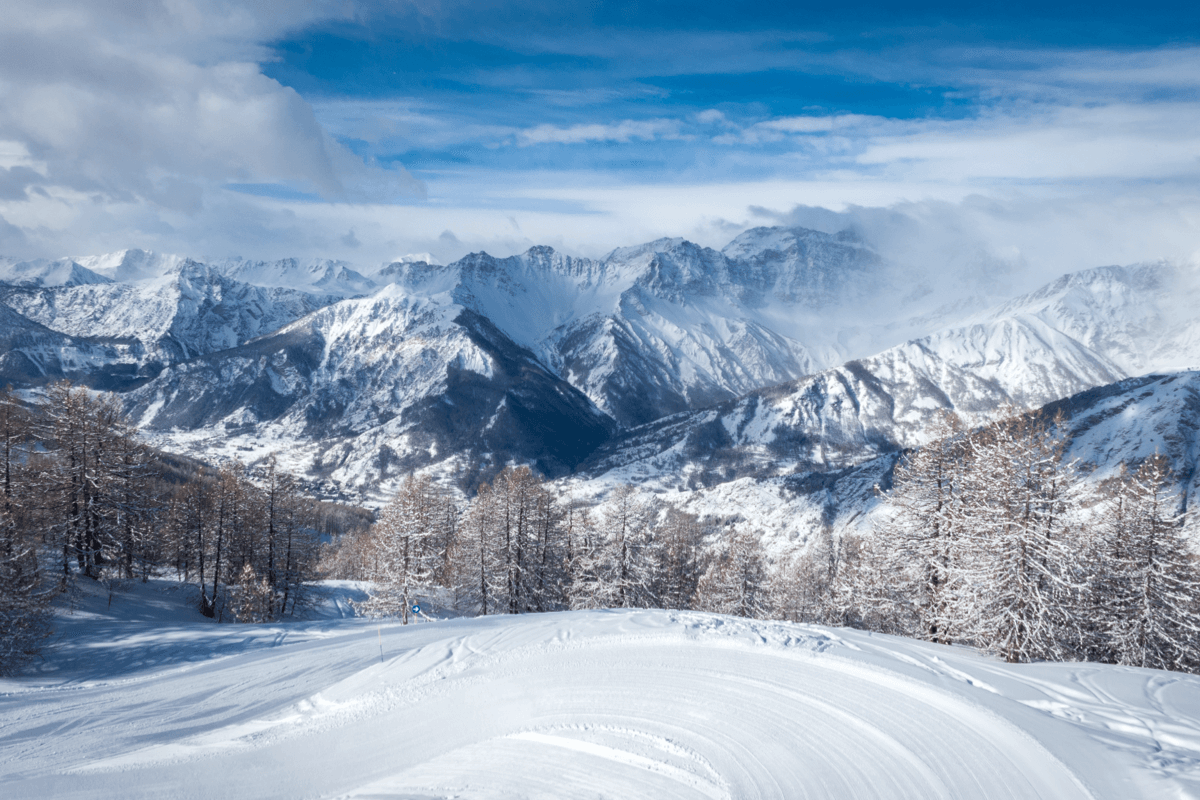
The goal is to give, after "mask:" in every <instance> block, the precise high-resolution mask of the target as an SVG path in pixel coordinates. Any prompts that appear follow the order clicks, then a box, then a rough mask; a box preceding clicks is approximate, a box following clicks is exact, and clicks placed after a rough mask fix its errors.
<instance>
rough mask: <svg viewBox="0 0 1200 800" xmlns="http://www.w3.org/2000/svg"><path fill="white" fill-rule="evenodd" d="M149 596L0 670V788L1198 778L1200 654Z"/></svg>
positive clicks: (796, 790)
mask: <svg viewBox="0 0 1200 800" xmlns="http://www.w3.org/2000/svg"><path fill="white" fill-rule="evenodd" d="M155 597H156V596H155V595H154V587H153V584H152V585H151V586H150V587H136V589H135V591H134V592H133V593H131V595H130V596H128V597H118V598H117V600H116V601H114V609H115V610H113V611H111V612H109V611H108V610H107V609H106V608H105V607H104V606H103V604H102V603H95V602H94V603H93V604H92V605H93V606H95V607H94V608H92V607H90V606H88V605H87V602H86V598H85V602H84V604H83V610H82V611H81V612H79V613H77V614H76V615H75V616H73V617H64V618H62V623H61V625H60V628H61V630H62V632H63V634H64V640H63V643H62V645H61V647H60V648H59V650H57V651H55V652H54V653H53V654H52V655H51V656H50V658H49V660H48V661H47V663H46V664H45V665H43V667H42V669H41V670H40V671H37V672H35V674H34V675H33V676H32V677H27V678H22V679H20V680H8V681H0V796H3V797H4V798H24V797H55V798H71V797H88V798H97V797H167V796H169V797H223V798H240V797H247V798H250V797H352V798H402V797H403V798H434V797H439V798H440V797H447V798H449V797H454V798H500V797H531V798H536V797H545V798H566V797H589V798H594V797H612V798H631V797H652V798H676V797H677V798H693V797H694V798H758V797H764V798H765V797H779V798H809V797H811V798H1001V797H1003V798H1056V799H1057V798H1061V799H1063V800H1067V799H1069V798H1089V797H1094V798H1101V799H1103V798H1114V799H1115V798H1138V797H1146V798H1158V797H1180V798H1184V797H1196V796H1200V793H1197V790H1198V789H1200V680H1197V679H1196V678H1195V677H1193V676H1185V675H1176V674H1172V673H1165V672H1158V671H1153V670H1136V669H1124V668H1115V667H1109V666H1099V665H1089V664H1034V665H1022V666H1012V665H1005V664H1001V663H999V662H996V661H994V660H992V659H988V658H985V657H983V656H980V655H978V654H976V653H974V652H972V651H970V650H966V649H963V648H947V647H937V646H933V645H928V644H923V643H919V642H912V641H908V640H904V639H898V638H894V637H888V636H880V635H872V634H868V633H863V632H859V631H852V630H841V629H828V628H821V627H815V626H805V625H791V624H786V623H770V622H753V621H747V620H737V619H731V618H726V617H720V616H715V615H708V614H700V613H691V612H670V611H595V612H571V613H561V614H541V615H526V616H521V617H488V618H483V619H459V620H446V621H439V622H434V623H425V624H418V625H410V626H401V625H398V624H383V625H378V624H376V623H373V622H369V621H366V620H361V619H337V618H336V617H337V616H338V615H340V614H341V613H343V609H344V607H345V603H344V602H340V601H339V598H338V597H337V596H336V595H335V596H334V597H333V598H332V599H331V601H330V603H329V604H328V605H327V607H326V614H327V616H329V617H330V618H329V619H321V620H315V621H309V622H294V623H287V624H278V625H266V626H233V625H214V624H212V623H210V622H205V621H201V620H200V619H199V618H198V617H196V616H195V613H194V612H192V617H193V618H191V619H180V618H178V617H179V616H180V615H179V614H177V615H176V618H175V619H174V620H173V621H170V622H168V620H170V619H171V617H170V610H169V608H165V607H164V604H163V603H162V601H158V605H157V606H155V607H154V609H153V610H152V611H151V612H149V613H142V614H140V615H134V616H128V617H127V618H124V619H121V618H119V615H120V614H121V613H122V611H121V609H122V607H123V606H122V604H124V605H125V606H134V605H135V604H136V603H138V602H140V601H145V600H148V599H149V600H153V599H155ZM157 597H158V598H161V597H162V595H161V594H159V595H157ZM171 599H172V600H173V601H175V603H176V604H177V605H180V606H181V605H182V604H181V602H180V600H181V596H180V594H179V593H176V594H175V596H174V597H172V598H171ZM341 600H344V598H341ZM89 609H90V610H89ZM106 612H107V613H106ZM114 616H116V617H117V618H114ZM381 647H382V650H383V658H382V660H381V657H380V649H381Z"/></svg>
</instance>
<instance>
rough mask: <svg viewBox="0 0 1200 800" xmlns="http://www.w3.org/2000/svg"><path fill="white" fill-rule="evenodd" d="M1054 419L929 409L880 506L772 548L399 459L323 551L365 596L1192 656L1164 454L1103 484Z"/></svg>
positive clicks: (524, 472) (1188, 584)
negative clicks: (392, 473)
mask: <svg viewBox="0 0 1200 800" xmlns="http://www.w3.org/2000/svg"><path fill="white" fill-rule="evenodd" d="M1061 430H1062V426H1061V425H1056V424H1055V423H1054V422H1053V421H1047V420H1045V419H1043V418H1041V417H1040V416H1038V415H1025V414H1017V413H1015V412H1014V413H1012V414H1009V415H1005V417H1004V418H1003V419H1000V420H998V421H996V422H994V423H992V424H990V425H986V426H983V427H981V428H978V429H968V428H966V427H965V426H963V425H962V424H961V423H960V422H959V421H958V419H957V418H956V417H954V416H953V415H950V414H946V415H943V416H942V417H940V418H939V419H938V420H937V421H936V423H935V425H934V428H933V431H932V433H933V436H932V441H931V442H930V443H929V444H928V445H927V446H925V447H922V448H920V449H918V450H915V451H912V452H910V453H907V454H906V455H905V456H903V457H902V458H901V459H900V460H899V462H898V463H897V465H896V468H895V470H894V473H893V477H892V485H891V486H890V487H889V488H888V489H887V490H886V491H880V501H881V508H880V510H879V519H880V522H878V523H877V524H876V526H875V527H874V529H873V530H871V531H870V532H869V533H866V534H863V535H845V536H842V537H837V536H835V535H834V534H833V531H832V530H831V529H829V528H828V527H827V528H825V529H823V530H821V531H819V532H817V535H816V536H815V537H814V538H813V540H812V541H810V542H807V543H805V546H804V547H803V549H800V548H797V549H796V550H795V551H793V552H785V553H776V554H774V556H773V557H769V556H768V554H767V553H766V552H764V549H763V547H762V543H761V535H760V534H759V533H758V532H757V531H754V530H752V529H748V528H745V527H741V528H733V527H725V526H721V525H718V524H715V523H714V522H713V521H711V520H701V519H699V518H698V517H696V516H695V515H692V514H688V513H686V512H683V511H680V510H679V509H677V508H674V507H672V506H670V505H669V504H666V503H663V502H661V501H658V500H657V499H655V498H654V497H653V496H645V495H642V494H639V493H638V492H637V491H636V490H635V489H634V488H632V487H629V486H621V487H618V488H616V489H615V490H613V491H612V492H611V494H610V496H609V497H608V498H607V499H606V501H605V502H603V503H602V504H598V505H589V504H586V503H581V502H577V501H574V500H572V499H571V498H570V497H569V496H565V497H564V496H562V495H561V494H559V491H560V490H559V489H558V488H557V485H556V484H553V483H548V482H545V481H542V480H541V479H539V478H538V476H537V475H535V474H534V473H532V472H531V471H530V470H529V469H528V468H526V467H509V468H506V469H505V470H504V471H502V472H501V473H500V474H499V475H498V476H497V477H496V478H495V480H493V481H492V482H491V483H484V484H482V485H481V486H480V487H479V491H478V493H477V494H476V496H475V497H474V498H473V499H471V500H470V501H469V502H466V503H465V504H463V505H462V506H461V507H460V505H459V504H458V503H456V502H455V500H454V498H453V497H452V496H451V495H450V494H448V493H447V492H446V491H444V490H443V489H441V488H439V487H438V486H437V485H436V484H435V483H434V482H432V481H431V480H429V479H428V478H425V477H418V476H409V477H408V478H407V479H405V481H404V482H403V484H402V486H401V488H400V490H399V492H398V493H397V494H396V496H395V497H394V498H393V499H392V500H391V502H390V503H389V504H388V505H387V506H386V507H385V508H384V509H382V510H381V512H380V514H379V518H378V520H377V522H376V523H375V525H374V526H373V527H372V528H371V529H370V530H369V531H368V532H366V533H365V534H363V535H360V536H355V537H348V538H346V539H343V540H341V541H340V542H338V543H337V544H336V546H335V547H334V548H333V550H332V551H331V553H330V558H329V560H328V566H329V567H330V569H332V570H333V571H334V573H336V574H337V575H339V576H341V577H348V578H350V577H353V578H363V579H367V580H370V581H373V582H374V586H375V588H374V590H373V591H372V593H371V595H370V597H369V599H368V600H366V601H365V602H363V603H361V604H360V611H361V612H362V613H365V614H368V615H372V616H386V617H399V618H400V619H402V620H403V621H406V622H407V621H408V620H409V618H410V616H411V615H412V614H413V613H414V611H413V609H414V608H415V607H427V606H428V605H433V606H435V607H438V608H442V609H453V610H454V611H456V612H457V613H465V614H515V613H526V612H535V611H553V610H562V609H585V608H671V609H695V610H704V611H714V612H719V613H726V614H734V615H739V616H745V617H754V618H762V619H768V618H773V619H784V620H791V621H798V622H810V623H823V624H831V625H848V626H853V627H859V628H864V629H869V630H876V631H881V632H886V633H893V634H900V635H906V636H911V637H916V638H921V639H927V640H929V641H933V642H939V643H947V644H949V643H962V644H969V645H972V646H975V647H979V648H981V649H983V650H985V651H987V652H991V653H995V654H997V655H999V656H1000V657H1002V658H1004V659H1006V660H1008V661H1010V662H1021V661H1031V660H1039V659H1050V660H1064V659H1086V660H1093V661H1103V662H1110V663H1117V664H1129V665H1136V666H1145V667H1158V668H1166V669H1176V670H1190V671H1194V670H1196V669H1197V668H1198V667H1200V604H1198V598H1200V568H1198V565H1197V561H1196V558H1195V557H1194V556H1193V555H1192V553H1191V551H1190V550H1189V548H1188V546H1187V542H1186V540H1185V538H1184V534H1183V523H1184V515H1183V514H1182V513H1181V510H1180V504H1181V500H1180V497H1179V496H1178V494H1177V493H1175V492H1174V491H1172V490H1171V489H1170V488H1169V487H1171V486H1173V485H1174V484H1173V478H1172V476H1171V474H1170V470H1169V468H1168V465H1167V462H1166V459H1165V458H1164V457H1162V456H1159V455H1155V456H1152V457H1149V458H1147V459H1145V460H1144V461H1143V462H1142V463H1140V464H1139V465H1138V466H1137V467H1136V469H1131V470H1126V469H1125V468H1124V467H1122V468H1121V470H1120V472H1119V474H1118V475H1116V476H1115V477H1113V478H1111V479H1109V480H1107V481H1101V482H1097V481H1094V480H1088V479H1086V477H1087V476H1085V475H1084V474H1083V473H1082V472H1081V469H1080V468H1079V466H1078V465H1077V464H1075V463H1072V462H1069V461H1067V460H1065V459H1064V457H1063V454H1064V450H1065V446H1066V441H1065V439H1064V438H1063V435H1062V434H1061V433H1060V431H1061Z"/></svg>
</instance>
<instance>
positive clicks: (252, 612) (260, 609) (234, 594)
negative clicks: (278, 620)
mask: <svg viewBox="0 0 1200 800" xmlns="http://www.w3.org/2000/svg"><path fill="white" fill-rule="evenodd" d="M229 610H230V613H231V614H232V615H233V618H234V619H235V620H237V621H238V622H250V623H259V622H270V621H271V620H273V619H275V592H274V590H272V589H271V585H270V583H268V581H267V579H266V578H265V577H263V578H260V577H259V576H258V573H256V572H255V571H254V567H252V566H250V565H249V564H246V565H245V566H244V567H242V571H241V572H240V573H239V574H238V577H237V580H236V581H234V582H233V583H232V584H231V585H230V587H229Z"/></svg>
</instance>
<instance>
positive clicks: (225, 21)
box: [0, 0, 415, 209]
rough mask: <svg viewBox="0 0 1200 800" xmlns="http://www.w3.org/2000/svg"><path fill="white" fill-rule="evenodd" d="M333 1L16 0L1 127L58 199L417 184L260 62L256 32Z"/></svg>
mask: <svg viewBox="0 0 1200 800" xmlns="http://www.w3.org/2000/svg"><path fill="white" fill-rule="evenodd" d="M331 7H333V4H321V3H311V2H300V1H299V0H296V2H287V3H271V4H260V5H256V6H253V7H247V6H245V5H243V4H238V3H232V2H222V1H221V0H163V1H162V2H153V0H142V1H141V2H138V1H136V0H135V1H134V2H128V3H124V4H111V3H92V2H87V1H86V0H84V1H83V2H54V1H53V0H50V2H40V1H39V2H29V0H11V1H10V2H8V3H6V9H5V14H4V16H5V23H4V25H3V26H0V140H5V141H10V142H15V143H16V144H17V145H19V147H20V148H21V149H22V150H23V151H24V153H25V154H27V157H28V158H30V159H32V160H34V161H36V162H37V163H38V164H39V165H40V168H39V170H38V171H39V172H40V174H41V175H42V177H43V179H44V180H43V181H41V185H42V188H43V189H44V190H46V191H48V192H51V193H56V192H57V195H58V196H59V197H60V198H63V199H64V201H65V198H66V197H67V192H68V191H76V192H82V193H85V194H87V195H88V196H89V197H97V198H99V199H101V200H102V201H121V202H125V201H131V200H137V201H143V202H146V203H149V204H151V205H162V206H164V207H168V208H193V209H194V208H195V207H196V205H197V203H196V199H195V194H196V192H197V191H200V192H202V193H203V192H205V191H210V190H211V189H212V188H213V187H218V186H220V185H221V184H223V183H225V182H230V181H233V182H259V183H272V182H289V183H293V184H296V185H302V186H304V187H307V188H308V189H309V190H310V191H316V192H319V193H321V194H322V195H324V196H327V197H330V198H364V199H365V198H379V197H387V196H390V195H395V194H399V193H403V192H406V191H412V190H413V189H414V188H415V182H414V181H413V180H412V179H411V178H410V177H409V176H408V175H407V174H405V173H404V172H403V171H398V170H384V169H380V168H377V167H373V166H372V165H369V164H365V163H364V162H363V161H362V160H361V159H359V158H357V157H356V156H354V155H353V154H352V153H350V152H349V151H347V150H346V149H345V148H344V147H342V146H341V145H340V144H338V143H337V142H335V141H334V140H333V139H332V138H331V137H330V136H329V135H328V134H327V133H326V132H325V131H324V129H323V128H322V127H321V126H320V125H319V124H318V122H317V120H316V117H315V116H314V114H313V111H312V108H311V107H310V106H309V104H308V103H306V102H305V101H304V100H303V99H302V98H301V97H300V96H299V95H297V94H296V93H295V92H294V91H293V90H291V89H288V88H286V87H283V86H281V85H280V84H278V83H277V82H275V81H273V80H271V79H269V78H267V77H265V76H264V75H263V74H262V73H261V71H260V69H259V67H258V65H257V63H256V62H255V59H257V58H261V57H264V55H265V54H264V53H263V52H261V51H260V48H259V47H258V45H256V44H255V42H256V41H260V40H261V39H262V38H264V37H269V36H271V35H276V34H279V33H282V32H283V31H284V30H286V28H287V27H288V26H291V25H296V24H299V23H302V22H303V21H305V20H309V19H312V18H313V17H314V16H322V15H324V14H326V13H329V8H331ZM251 8H253V12H252V11H251ZM180 193H182V195H183V198H182V199H177V195H179V194H180Z"/></svg>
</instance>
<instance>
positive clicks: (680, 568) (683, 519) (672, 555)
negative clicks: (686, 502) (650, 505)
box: [654, 508, 708, 609]
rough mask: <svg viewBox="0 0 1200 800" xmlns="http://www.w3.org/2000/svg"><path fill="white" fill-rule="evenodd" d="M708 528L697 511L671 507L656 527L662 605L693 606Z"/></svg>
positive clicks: (657, 586) (657, 576)
mask: <svg viewBox="0 0 1200 800" xmlns="http://www.w3.org/2000/svg"><path fill="white" fill-rule="evenodd" d="M707 532H708V531H707V529H706V528H705V526H703V525H702V524H701V523H700V519H699V518H698V517H697V516H696V515H695V514H689V513H687V512H686V511H680V510H678V509H676V508H668V509H667V510H666V512H665V515H664V517H663V519H662V521H661V522H660V523H659V524H658V526H657V527H656V528H655V533H654V538H655V540H656V542H657V547H655V549H654V553H655V556H656V557H657V559H658V563H657V564H656V565H655V577H654V580H655V585H654V595H655V597H657V598H658V605H659V606H660V607H661V608H680V609H682V608H692V607H693V605H694V603H695V601H696V587H697V584H698V583H699V580H700V573H701V564H700V555H701V546H702V542H703V539H704V537H705V535H706V533H707Z"/></svg>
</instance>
